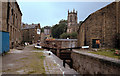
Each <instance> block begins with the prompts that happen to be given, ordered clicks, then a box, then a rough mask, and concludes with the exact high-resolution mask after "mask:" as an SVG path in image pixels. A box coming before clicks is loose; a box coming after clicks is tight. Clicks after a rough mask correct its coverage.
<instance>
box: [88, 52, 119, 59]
mask: <svg viewBox="0 0 120 76" xmlns="http://www.w3.org/2000/svg"><path fill="white" fill-rule="evenodd" d="M88 53H93V54H98V55H103V56H107V57H111V58H117V59H120V56H117V55H115V54H114V51H97V52H88Z"/></svg>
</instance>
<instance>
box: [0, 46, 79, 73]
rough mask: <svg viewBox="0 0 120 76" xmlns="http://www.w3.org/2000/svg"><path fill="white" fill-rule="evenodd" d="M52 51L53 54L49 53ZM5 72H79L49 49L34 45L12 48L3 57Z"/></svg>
mask: <svg viewBox="0 0 120 76" xmlns="http://www.w3.org/2000/svg"><path fill="white" fill-rule="evenodd" d="M49 53H51V55H49ZM2 73H3V74H63V75H64V74H78V73H77V72H76V71H75V70H73V69H70V68H69V66H68V65H67V64H66V67H65V68H64V67H63V66H62V60H60V59H59V58H58V57H57V56H55V55H54V54H52V52H50V51H47V50H38V49H35V48H34V47H33V45H29V46H26V47H25V48H24V49H23V50H16V49H12V50H10V52H8V53H7V54H6V55H5V56H3V57H2Z"/></svg>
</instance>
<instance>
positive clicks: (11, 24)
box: [0, 0, 22, 48]
mask: <svg viewBox="0 0 120 76" xmlns="http://www.w3.org/2000/svg"><path fill="white" fill-rule="evenodd" d="M21 18H22V12H21V10H20V8H19V5H18V3H17V2H16V0H15V2H9V0H8V1H7V2H0V24H1V25H2V26H0V28H2V29H0V31H4V32H9V36H10V37H9V38H10V48H13V47H15V46H17V45H18V44H20V43H21V40H22V38H21V31H20V29H21Z"/></svg>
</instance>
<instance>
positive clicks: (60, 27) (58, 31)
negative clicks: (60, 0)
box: [51, 19, 67, 38]
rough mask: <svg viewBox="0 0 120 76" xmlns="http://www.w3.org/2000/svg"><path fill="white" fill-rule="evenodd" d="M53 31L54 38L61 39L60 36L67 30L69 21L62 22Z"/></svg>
mask: <svg viewBox="0 0 120 76" xmlns="http://www.w3.org/2000/svg"><path fill="white" fill-rule="evenodd" d="M51 30H52V32H51V33H52V36H53V38H60V35H61V34H63V33H65V32H66V30H67V20H63V19H62V20H60V21H59V24H56V25H54V26H53V27H52V29H51Z"/></svg>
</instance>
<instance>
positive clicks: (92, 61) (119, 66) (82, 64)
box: [71, 50, 120, 75]
mask: <svg viewBox="0 0 120 76" xmlns="http://www.w3.org/2000/svg"><path fill="white" fill-rule="evenodd" d="M71 57H72V60H73V68H74V69H75V70H76V71H77V72H78V73H80V74H106V75H108V74H119V75H120V73H119V72H120V60H117V59H113V58H108V57H105V56H99V55H95V54H91V53H85V52H80V51H76V50H74V51H73V52H72V54H71Z"/></svg>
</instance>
